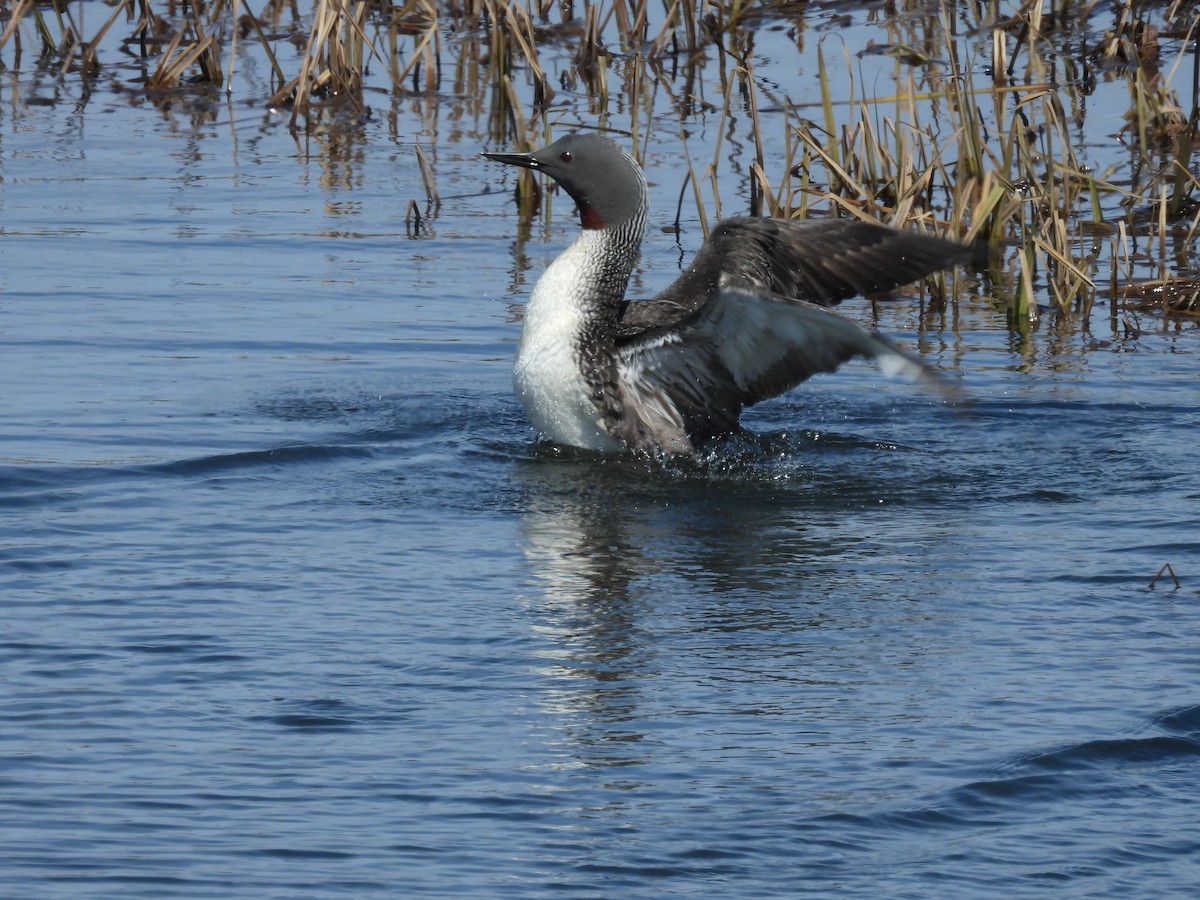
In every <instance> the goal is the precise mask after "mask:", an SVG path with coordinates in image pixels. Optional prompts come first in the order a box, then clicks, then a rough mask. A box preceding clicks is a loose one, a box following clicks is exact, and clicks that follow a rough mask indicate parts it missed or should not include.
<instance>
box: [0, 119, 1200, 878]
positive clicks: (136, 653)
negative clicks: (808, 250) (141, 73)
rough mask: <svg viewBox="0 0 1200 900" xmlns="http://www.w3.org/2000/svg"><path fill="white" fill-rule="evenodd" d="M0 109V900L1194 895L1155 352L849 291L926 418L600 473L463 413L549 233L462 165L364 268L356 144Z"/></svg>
mask: <svg viewBox="0 0 1200 900" xmlns="http://www.w3.org/2000/svg"><path fill="white" fill-rule="evenodd" d="M17 113H18V111H17V110H15V109H14V107H13V106H11V105H9V106H6V111H5V112H4V113H3V114H2V116H0V128H2V130H3V136H2V137H0V213H2V216H3V218H2V221H0V268H2V270H3V276H2V279H0V282H2V283H0V346H2V350H0V352H2V353H3V360H4V363H3V368H4V376H3V382H2V385H0V607H2V609H3V612H4V615H3V617H2V619H0V685H2V686H0V696H2V699H0V717H2V727H0V845H2V846H3V847H4V853H3V861H2V862H0V894H3V895H4V896H8V897H28V898H58V897H63V898H66V897H71V898H78V897H113V896H130V897H132V896H146V897H156V898H157V897H175V896H178V897H201V896H210V897H235V896H236V897H256V898H274V897H278V898H298V897H336V896H348V897H371V896H380V897H383V896H386V897H396V896H406V897H463V896H476V897H521V898H539V897H545V898H549V897H555V898H558V897H577V898H610V897H622V898H625V897H646V898H651V897H670V896H704V897H739V898H740V897H745V898H750V897H791V896H796V895H814V896H831V897H832V896H837V897H855V896H863V897H867V896H870V897H939V896H955V897H981V898H983V897H995V896H997V895H998V894H1001V893H1003V894H1005V895H1007V896H1014V897H1025V896H1030V897H1032V896H1043V895H1048V894H1053V895H1055V896H1080V897H1082V896H1087V897H1098V896H1112V897H1130V896H1154V897H1168V896H1180V897H1182V896H1191V895H1192V893H1193V892H1194V890H1195V885H1196V884H1197V883H1200V865H1198V864H1197V860H1198V859H1200V853H1198V852H1200V825H1198V824H1197V817H1196V813H1195V801H1194V797H1195V793H1196V784H1197V782H1198V778H1200V651H1198V648H1200V596H1198V588H1197V560H1198V559H1200V553H1198V551H1200V538H1198V537H1197V535H1198V534H1200V512H1198V510H1200V503H1198V501H1200V477H1198V476H1197V473H1196V466H1195V456H1196V455H1195V436H1196V434H1197V426H1200V411H1198V409H1200V406H1198V404H1197V393H1196V367H1197V363H1198V361H1200V332H1197V330H1196V329H1195V327H1192V326H1189V325H1186V324H1174V323H1172V322H1170V321H1166V320H1163V319H1162V318H1161V317H1157V316H1155V315H1153V314H1149V313H1141V314H1122V315H1123V316H1124V317H1125V318H1124V320H1123V322H1122V324H1119V325H1118V326H1117V328H1116V329H1115V330H1113V331H1112V332H1102V333H1086V332H1082V331H1080V332H1072V333H1069V334H1068V335H1067V336H1066V337H1065V338H1064V339H1061V340H1060V339H1057V338H1052V336H1051V335H1050V334H1048V333H1037V334H1034V335H1033V336H1032V337H1031V338H1030V339H1029V340H1027V341H1022V340H1021V339H1020V338H1019V336H1014V335H1013V334H1012V333H1011V332H1010V331H1009V328H1008V324H1007V320H1006V317H1005V314H1004V311H1003V309H997V308H996V307H995V306H994V305H991V304H990V303H989V301H988V300H987V299H986V297H984V296H976V295H972V294H970V290H971V289H970V288H969V287H966V288H964V291H965V293H964V296H963V298H962V299H961V301H960V302H961V310H960V314H959V315H958V316H957V317H956V321H955V322H954V323H953V327H951V326H950V325H947V326H946V327H944V328H941V329H938V328H932V329H931V328H930V327H929V326H928V324H927V323H928V321H929V320H928V317H927V316H926V315H925V314H924V310H923V307H922V306H921V301H920V300H919V299H917V298H916V297H915V296H907V297H904V296H902V297H901V298H899V299H898V300H896V301H895V302H894V303H892V304H891V305H887V306H883V307H873V306H872V305H870V304H868V303H867V302H866V301H861V300H860V301H856V302H853V303H851V304H849V305H848V306H847V308H846V312H847V314H848V315H850V316H852V317H854V318H856V319H857V320H859V321H862V322H864V323H869V324H872V325H874V326H877V327H880V328H881V329H883V330H884V332H885V333H888V334H889V335H891V336H893V337H895V338H896V339H897V340H899V341H900V342H902V343H904V344H906V345H907V346H910V347H913V348H914V349H918V350H920V351H921V352H922V354H923V355H924V356H925V358H926V359H928V360H929V361H930V362H931V363H932V364H933V365H936V366H939V367H941V368H943V369H944V370H945V371H946V372H947V375H948V377H949V378H951V379H954V380H955V381H956V383H958V384H960V385H961V386H962V388H963V389H964V391H965V392H966V394H967V395H968V396H969V397H971V398H972V403H970V404H969V405H968V406H967V407H966V408H965V409H961V410H955V409H952V408H950V407H947V406H946V405H944V404H943V403H942V402H941V400H940V399H939V398H938V397H936V396H930V395H928V394H926V393H924V392H923V391H922V390H921V389H920V388H919V387H916V386H912V385H906V384H902V383H894V382H889V381H887V380H885V379H883V378H882V377H881V376H879V375H878V374H877V373H876V372H875V371H874V370H873V369H871V368H870V367H868V366H866V365H859V366H851V367H849V368H848V369H847V370H845V371H844V372H842V373H838V374H837V375H834V376H830V377H827V378H822V379H818V380H816V381H814V382H812V383H809V384H807V385H804V386H802V387H801V388H799V389H797V390H795V391H793V392H791V393H790V394H788V395H787V396H785V397H783V398H781V399H779V400H776V401H773V402H771V403H768V404H764V405H763V406H761V407H758V408H755V409H754V410H752V411H751V412H750V414H749V415H747V417H746V420H745V421H746V425H747V427H748V433H747V434H745V435H741V436H738V437H736V438H733V439H731V440H730V441H728V442H726V443H724V444H722V445H719V446H717V447H714V448H711V450H710V452H709V453H708V454H707V455H705V456H704V457H702V458H700V459H698V460H694V461H688V462H673V463H669V464H661V463H649V462H645V461H637V460H629V459H598V458H595V457H592V456H588V455H586V454H578V453H572V452H569V451H563V450H558V449H555V448H548V447H544V446H539V445H537V444H536V442H535V441H534V436H533V434H532V432H531V431H530V429H529V427H528V425H527V424H526V422H525V420H524V418H523V416H522V414H521V411H520V409H519V407H518V405H517V403H516V401H515V400H514V398H513V396H512V394H511V389H510V386H509V368H510V365H511V358H512V354H513V348H514V343H515V338H516V335H517V333H518V330H519V323H518V321H517V319H518V316H519V303H520V301H521V300H522V299H523V298H524V297H525V296H526V295H527V293H528V291H529V289H530V288H531V285H532V283H533V281H534V280H535V279H536V276H537V273H538V272H539V271H540V269H541V268H542V267H544V265H545V263H546V262H547V261H548V260H549V259H551V258H552V257H553V256H554V255H555V253H557V252H558V250H559V249H561V248H562V247H563V246H565V244H566V242H568V241H569V240H570V239H571V237H572V235H573V233H574V229H575V225H574V224H573V222H572V220H571V218H570V216H569V214H568V211H567V210H566V209H565V208H563V209H560V213H561V214H559V215H557V216H555V217H553V218H552V219H551V220H550V221H549V222H548V223H545V224H543V223H536V224H534V226H533V228H532V230H531V231H530V232H523V231H522V229H521V226H520V225H519V222H518V217H517V214H516V212H515V211H514V209H513V207H512V206H511V203H510V201H509V196H508V193H507V190H508V188H509V187H510V186H511V181H510V180H508V179H511V173H508V172H503V171H500V172H497V171H495V170H493V169H491V168H486V167H485V166H484V165H483V164H481V163H480V162H479V160H478V158H477V156H476V154H477V153H478V151H479V150H480V149H481V148H482V144H483V139H482V138H481V137H480V136H479V135H478V134H477V133H473V132H470V131H469V130H464V131H462V132H455V134H454V136H450V135H449V134H447V135H445V136H443V138H442V140H441V141H440V142H439V143H438V144H437V149H436V157H437V163H438V177H439V187H440V190H441V193H442V195H443V201H442V205H441V207H440V209H439V210H438V211H437V213H436V216H435V217H434V218H433V219H432V220H431V221H428V222H426V223H425V224H424V227H423V229H422V230H421V231H420V232H419V233H418V234H417V235H415V236H410V232H409V229H408V228H406V225H405V221H404V215H405V209H406V207H407V204H408V201H409V200H410V199H412V198H414V197H416V198H420V197H422V193H421V187H420V181H419V176H418V172H417V166H416V160H415V156H414V155H413V154H412V152H411V144H410V143H408V142H407V140H408V139H407V138H404V139H399V138H397V137H396V136H395V135H394V134H393V133H391V132H390V130H389V128H388V127H387V126H386V125H385V124H384V123H383V122H382V121H372V122H369V123H367V124H366V125H365V126H363V128H362V129H360V130H359V131H356V132H354V133H353V135H352V136H351V137H350V138H348V139H347V140H349V141H350V142H351V143H354V142H357V144H356V146H357V147H358V151H359V152H350V153H347V154H334V155H332V156H321V155H319V154H315V155H308V154H306V153H304V152H301V151H299V150H298V149H297V145H296V143H295V142H294V141H293V140H292V139H291V138H290V137H289V136H288V134H287V130H286V114H283V118H282V119H281V118H278V117H276V116H275V115H273V114H271V113H268V112H264V111H262V110H255V111H250V110H243V109H240V108H237V107H229V108H225V107H222V106H220V105H217V107H216V112H215V113H214V114H213V116H212V117H211V118H210V119H208V120H205V121H201V122H196V121H184V120H183V119H182V114H178V115H175V116H172V115H170V114H164V115H159V114H157V113H156V112H155V111H153V110H151V109H147V108H143V107H133V106H125V105H123V103H122V101H121V100H120V99H119V98H114V97H110V98H108V99H103V98H101V99H93V100H92V105H91V106H90V107H89V108H88V109H87V111H86V115H85V116H84V121H85V123H86V127H75V126H72V122H75V123H76V125H77V124H78V119H77V118H75V114H74V113H73V112H72V107H71V105H70V104H69V103H65V102H62V103H59V104H57V105H49V106H29V107H26V108H24V109H23V110H20V111H19V115H18V114H17ZM414 137H415V136H414ZM131 146H133V147H137V148H138V153H137V155H136V156H134V157H131V155H130V153H129V148H130V147H131ZM331 159H332V160H334V162H330V160H331ZM660 180H661V182H662V185H661V188H659V189H658V190H661V197H658V199H659V200H661V203H658V207H659V208H660V209H662V210H663V212H662V213H661V216H660V218H661V219H662V220H663V221H661V222H660V221H659V220H658V219H655V220H654V222H653V223H652V225H653V226H658V225H661V224H663V223H664V222H667V221H670V219H671V218H673V215H674V210H673V208H672V201H671V200H670V199H669V198H671V197H674V196H676V194H677V192H678V182H677V181H671V180H670V179H669V178H668V177H666V176H665V175H663V176H662V177H661V179H660ZM657 196H658V195H656V197H657ZM656 202H657V200H656ZM560 205H561V206H562V207H565V206H566V204H565V203H562V202H561V201H560ZM681 240H682V241H684V242H687V241H690V242H691V244H690V246H689V249H690V247H694V246H695V245H696V243H697V242H698V241H699V235H698V233H697V229H696V228H695V227H694V225H693V227H692V228H691V230H690V232H687V233H686V234H685V236H684V237H683V238H682V239H681ZM674 241H675V238H674V236H672V235H666V234H663V233H661V231H660V230H659V229H658V228H656V227H651V229H650V234H649V243H648V246H647V250H646V260H645V262H644V263H643V268H642V270H641V271H640V272H639V274H638V277H637V279H636V280H637V284H638V286H639V287H645V288H647V289H649V288H651V287H653V286H654V285H656V284H661V283H665V282H666V281H667V280H669V278H670V277H671V274H672V272H673V271H677V270H678V268H677V266H678V263H677V255H678V254H677V251H676V250H675V246H674ZM1101 320H1103V316H1101ZM1047 321H1048V320H1047ZM1047 328H1049V326H1047ZM1165 564H1170V565H1171V566H1172V568H1173V571H1174V573H1175V574H1177V575H1178V578H1179V582H1180V586H1178V587H1176V586H1175V583H1174V581H1173V580H1172V578H1171V576H1170V575H1168V574H1163V576H1162V577H1161V578H1159V580H1158V581H1157V583H1156V584H1155V586H1154V587H1153V588H1151V587H1150V582H1151V580H1152V578H1154V576H1155V575H1156V573H1158V572H1159V571H1160V569H1161V568H1162V567H1163V566H1164V565H1165Z"/></svg>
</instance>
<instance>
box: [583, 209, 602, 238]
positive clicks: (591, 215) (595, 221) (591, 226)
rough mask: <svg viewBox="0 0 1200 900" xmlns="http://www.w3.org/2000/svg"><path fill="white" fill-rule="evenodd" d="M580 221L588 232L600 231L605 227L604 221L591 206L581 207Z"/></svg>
mask: <svg viewBox="0 0 1200 900" xmlns="http://www.w3.org/2000/svg"><path fill="white" fill-rule="evenodd" d="M579 221H580V223H581V224H582V225H583V227H584V229H585V230H587V231H599V230H600V229H601V228H603V227H604V220H603V219H601V218H600V216H599V214H597V212H596V211H595V210H594V209H592V208H591V207H590V206H584V205H583V204H582V203H581V204H580V205H579Z"/></svg>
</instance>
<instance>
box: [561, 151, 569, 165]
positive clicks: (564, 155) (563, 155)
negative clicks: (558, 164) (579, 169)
mask: <svg viewBox="0 0 1200 900" xmlns="http://www.w3.org/2000/svg"><path fill="white" fill-rule="evenodd" d="M558 158H559V159H561V160H562V161H563V162H565V163H567V162H570V161H571V154H570V153H565V152H564V153H561V154H559V157H558Z"/></svg>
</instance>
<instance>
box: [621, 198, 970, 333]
mask: <svg viewBox="0 0 1200 900" xmlns="http://www.w3.org/2000/svg"><path fill="white" fill-rule="evenodd" d="M974 254H975V251H974V250H973V249H972V248H971V247H968V246H965V245H963V244H957V243H955V242H953V241H947V240H943V239H942V238H938V237H933V236H932V235H928V234H922V233H920V232H915V231H898V230H896V229H894V228H888V227H887V226H885V225H879V224H876V223H873V222H864V221H861V220H858V219H807V220H803V221H800V220H791V219H757V218H750V217H737V218H731V219H724V220H722V221H720V222H718V223H717V225H716V227H715V228H713V230H712V232H711V233H710V234H709V236H708V240H707V241H705V243H704V245H703V246H702V247H701V248H700V251H699V252H698V253H697V254H696V257H695V259H694V260H693V261H692V264H691V265H690V266H689V267H688V269H687V271H685V272H684V273H683V274H681V275H680V276H679V278H677V279H676V280H675V281H674V282H673V283H672V284H671V285H669V286H668V287H667V288H666V290H664V291H663V292H662V293H660V294H659V295H658V296H657V297H654V298H653V299H650V300H636V301H633V302H631V303H629V304H627V305H626V307H625V309H624V311H623V315H622V318H621V321H620V323H619V325H618V331H617V342H618V343H621V342H622V341H624V340H633V339H637V338H639V337H641V336H643V335H645V334H646V333H648V332H661V331H662V330H664V329H669V328H671V327H673V326H675V325H677V324H678V323H680V322H682V321H683V320H685V319H686V318H687V317H688V316H691V315H694V314H695V313H696V312H697V311H698V310H700V308H701V307H703V306H704V304H705V303H707V302H708V301H709V300H710V299H711V298H712V297H713V296H715V295H716V293H717V291H718V290H719V289H720V286H721V285H722V283H724V282H725V281H727V280H728V279H730V278H733V279H737V280H738V281H742V282H746V283H748V284H750V285H753V286H755V287H757V288H759V289H760V290H762V291H765V292H766V293H769V294H774V295H777V296H779V297H784V298H787V299H789V300H803V301H806V302H808V303H815V304H818V305H820V306H834V305H836V304H838V303H840V302H841V301H842V300H845V299H847V298H849V297H853V296H856V295H858V294H878V293H882V292H885V291H890V290H892V289H893V288H896V287H899V286H900V285H902V284H908V283H909V282H912V281H916V280H917V279H918V278H922V277H924V276H925V275H929V274H931V273H933V272H937V271H940V270H942V269H945V268H948V267H950V266H952V265H954V264H956V263H960V262H966V261H968V260H969V259H971V258H972V256H973V255H974Z"/></svg>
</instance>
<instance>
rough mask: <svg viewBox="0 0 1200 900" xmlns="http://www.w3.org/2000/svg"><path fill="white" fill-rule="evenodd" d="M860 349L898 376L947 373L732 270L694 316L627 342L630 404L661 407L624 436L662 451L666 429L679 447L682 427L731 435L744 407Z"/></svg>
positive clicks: (623, 351) (623, 350) (694, 434)
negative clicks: (735, 276)
mask: <svg viewBox="0 0 1200 900" xmlns="http://www.w3.org/2000/svg"><path fill="white" fill-rule="evenodd" d="M854 357H865V358H868V359H874V360H875V361H876V362H878V363H879V365H880V367H881V368H882V369H883V370H884V371H885V372H886V373H888V374H904V375H907V376H909V377H912V378H920V379H924V380H927V381H931V382H935V383H936V382H937V380H938V379H937V376H936V375H935V374H934V373H933V372H932V370H930V369H928V368H927V367H926V366H925V365H923V364H922V363H920V362H918V361H917V360H915V359H912V358H911V357H909V356H908V355H907V354H905V353H904V352H903V351H901V350H899V349H898V348H897V347H895V346H894V345H893V344H891V343H890V342H889V341H887V340H886V339H884V338H883V337H880V336H879V335H877V334H872V333H871V332H869V331H867V330H866V329H864V328H862V327H860V326H858V325H856V324H855V323H854V322H851V321H850V320H849V319H846V318H845V317H843V316H840V315H838V314H837V313H835V312H833V311H832V310H829V309H826V308H824V307H822V306H818V305H816V304H814V303H806V302H804V301H798V300H787V299H784V298H782V297H779V296H776V295H773V294H770V293H768V292H766V291H763V290H761V289H760V288H759V287H757V286H756V285H754V284H751V283H749V282H746V281H738V280H734V279H730V278H726V279H725V280H724V281H723V282H722V283H721V284H720V285H719V286H718V289H717V291H716V293H715V294H714V295H713V296H712V297H710V298H709V299H708V302H707V303H705V305H704V306H703V307H702V308H701V309H700V310H699V311H697V312H696V313H693V314H692V315H691V316H690V317H689V318H688V319H687V320H686V321H685V322H683V323H681V324H678V325H676V327H674V328H672V329H671V330H670V331H668V332H663V333H656V332H647V333H645V334H644V335H643V336H642V337H641V338H638V339H634V340H630V341H627V342H626V343H625V344H624V345H622V346H621V347H620V348H619V349H618V367H619V369H620V372H621V376H622V377H621V380H622V381H623V382H624V384H625V386H626V389H627V390H629V391H630V392H631V393H632V394H633V395H634V397H633V399H634V400H635V401H636V402H634V403H631V404H630V406H636V407H637V408H638V409H641V410H648V411H651V412H652V413H653V416H652V418H645V417H643V422H642V424H641V426H640V427H641V429H642V431H641V432H638V430H637V429H634V431H632V432H631V433H630V434H625V435H622V436H621V437H622V438H623V439H624V440H625V441H626V442H627V443H629V444H630V445H631V446H634V447H638V448H640V449H653V447H654V445H655V444H657V446H659V447H666V446H667V444H666V443H665V442H664V441H663V435H664V434H667V435H673V437H672V441H671V446H673V447H677V448H678V449H679V450H680V451H686V450H688V449H690V445H688V446H680V444H681V439H680V438H679V437H678V435H677V434H675V433H674V432H678V431H679V430H680V428H679V427H678V426H682V430H683V431H684V432H685V433H686V435H687V436H688V437H689V438H690V439H691V440H692V441H695V440H703V439H705V438H708V437H713V436H716V435H720V434H728V433H730V432H732V431H734V430H736V428H737V423H738V416H739V415H740V413H741V411H742V408H743V407H745V406H750V405H752V404H754V403H757V402H758V401H759V400H764V399H766V398H767V397H773V396H775V395H776V394H779V393H782V392H783V391H785V390H787V389H788V388H790V387H792V386H793V385H796V384H799V383H800V382H801V381H804V380H805V379H807V378H810V377H811V376H813V375H816V374H817V373H819V372H832V371H833V370H834V369H836V368H838V366H840V365H841V364H842V363H844V362H846V361H847V360H849V359H852V358H854ZM664 401H669V402H664ZM673 413H674V415H672V414H673ZM672 427H674V432H673V431H672ZM643 432H644V433H643Z"/></svg>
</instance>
